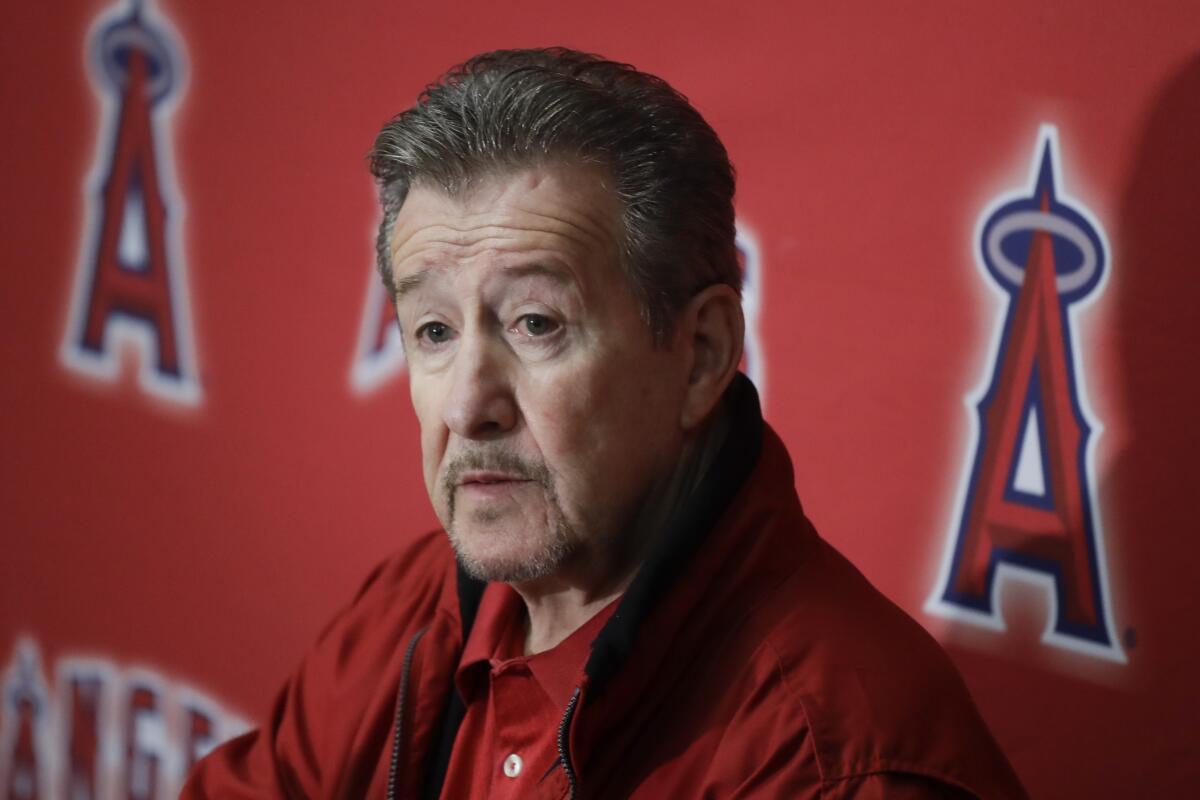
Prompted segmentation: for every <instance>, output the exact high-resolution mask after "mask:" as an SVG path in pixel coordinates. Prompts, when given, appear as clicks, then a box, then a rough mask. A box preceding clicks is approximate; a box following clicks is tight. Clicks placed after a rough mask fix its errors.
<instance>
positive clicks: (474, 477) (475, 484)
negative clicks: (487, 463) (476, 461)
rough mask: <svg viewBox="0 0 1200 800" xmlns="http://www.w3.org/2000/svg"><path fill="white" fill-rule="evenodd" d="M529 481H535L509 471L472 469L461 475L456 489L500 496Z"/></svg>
mask: <svg viewBox="0 0 1200 800" xmlns="http://www.w3.org/2000/svg"><path fill="white" fill-rule="evenodd" d="M528 483H533V481H532V480H531V479H530V478H527V477H525V476H524V475H519V474H513V473H508V472H488V471H471V472H464V473H463V474H462V475H460V476H459V478H458V482H457V484H456V485H455V489H456V490H460V491H465V492H467V493H468V494H473V495H482V496H499V495H502V494H506V493H507V492H509V491H511V490H512V489H515V488H517V487H519V486H523V485H525V484H528Z"/></svg>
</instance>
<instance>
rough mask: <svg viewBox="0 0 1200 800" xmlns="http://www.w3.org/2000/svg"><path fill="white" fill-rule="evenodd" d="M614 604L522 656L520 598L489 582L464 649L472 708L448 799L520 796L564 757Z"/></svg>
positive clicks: (461, 672) (465, 685) (454, 757)
mask: <svg viewBox="0 0 1200 800" xmlns="http://www.w3.org/2000/svg"><path fill="white" fill-rule="evenodd" d="M616 605H617V604H616V601H613V602H612V603H609V604H608V605H607V606H605V607H604V608H603V609H601V610H600V611H599V612H597V613H596V614H595V616H593V617H592V618H591V619H590V620H588V621H587V622H585V623H584V624H583V625H582V626H581V627H580V628H579V629H578V630H576V631H575V632H574V633H572V634H571V635H570V636H568V637H567V638H566V639H564V640H563V641H561V642H559V644H558V645H556V646H555V647H553V648H551V649H550V650H547V651H545V652H542V653H537V654H535V655H531V656H526V655H522V651H523V648H524V641H525V610H524V604H523V602H522V600H521V597H520V595H518V594H517V593H516V591H515V590H514V589H513V588H512V587H510V586H508V585H507V584H503V583H493V584H489V585H488V587H487V588H486V589H485V590H484V593H483V598H482V599H481V601H480V605H479V612H478V616H477V617H476V619H475V625H474V627H472V629H471V633H470V635H469V636H468V638H467V642H466V645H465V646H464V648H463V653H462V658H461V659H460V661H459V665H458V669H457V671H456V672H455V675H454V682H455V685H456V687H457V689H458V691H459V693H460V694H461V695H462V697H463V701H464V703H465V704H466V707H467V713H466V716H465V717H464V718H463V723H462V727H460V728H459V730H458V736H457V737H456V738H455V740H454V750H453V752H452V753H451V756H450V765H449V769H448V770H447V774H446V783H445V785H444V786H443V788H442V797H444V798H459V797H489V798H517V797H528V796H530V795H531V794H533V789H534V787H535V786H536V785H537V784H538V783H539V782H540V781H541V780H542V778H544V777H545V776H546V775H547V774H548V773H549V772H551V768H552V767H553V766H554V762H555V760H556V759H557V758H558V750H557V741H556V740H557V735H558V725H559V722H560V721H561V719H562V715H563V711H564V710H565V709H566V706H567V703H568V702H569V701H570V699H571V694H572V693H573V692H574V690H575V687H576V686H577V685H578V684H579V680H580V678H581V677H582V675H583V666H584V664H585V663H586V661H587V657H588V653H589V649H590V645H591V643H592V640H593V639H595V638H596V635H597V634H599V633H600V629H601V628H603V627H604V623H605V622H607V621H608V618H609V617H610V616H612V613H613V611H614V610H615V609H616Z"/></svg>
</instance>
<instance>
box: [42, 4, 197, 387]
mask: <svg viewBox="0 0 1200 800" xmlns="http://www.w3.org/2000/svg"><path fill="white" fill-rule="evenodd" d="M150 17H151V14H150V11H149V9H146V8H143V7H142V4H141V2H138V1H136V0H135V2H133V3H132V4H131V5H130V6H128V7H124V6H118V7H117V8H116V9H114V10H110V12H108V13H107V14H105V15H104V16H103V17H101V19H100V20H99V21H98V22H97V24H96V25H95V26H94V28H93V31H94V32H93V34H92V36H91V51H92V52H91V59H90V63H91V76H92V79H93V82H94V84H95V85H96V87H97V89H98V93H99V94H100V97H101V100H102V105H103V110H102V121H101V135H100V137H99V142H100V143H99V147H98V150H97V155H96V162H95V164H94V166H93V169H92V173H91V177H90V178H89V180H88V188H87V194H88V197H89V198H90V204H91V207H90V209H89V213H88V216H89V220H88V228H87V232H86V235H85V236H84V241H83V251H82V253H81V255H80V259H79V265H78V268H77V271H76V277H75V288H74V293H73V295H72V302H71V310H70V314H69V318H68V326H67V333H66V338H65V340H64V341H63V346H62V359H63V362H64V363H65V364H66V365H67V366H68V367H69V368H70V369H73V370H76V371H79V372H82V373H84V374H87V375H90V376H93V377H98V378H101V379H104V380H108V381H114V380H116V379H117V377H118V375H119V372H120V364H119V358H118V345H119V341H120V340H126V341H130V342H132V343H133V344H134V346H135V347H136V349H137V350H138V354H139V358H140V361H141V363H140V370H139V377H140V383H141V386H142V388H143V389H145V390H146V391H147V392H150V393H151V394H154V395H156V396H159V397H163V398H166V399H168V400H173V401H177V402H181V403H187V404H195V403H197V402H199V400H200V385H199V383H198V380H197V375H196V365H195V358H194V355H193V351H192V340H191V337H192V333H191V322H190V320H189V313H188V303H187V287H186V279H185V274H184V268H183V259H182V255H181V252H180V248H179V247H178V245H177V239H178V227H179V217H180V216H181V214H182V211H183V207H182V203H181V202H180V200H179V197H178V195H177V193H176V191H175V188H174V178H173V164H172V159H171V156H170V136H169V134H168V130H167V121H168V119H169V116H170V113H171V111H172V109H173V107H174V105H175V103H176V101H177V100H178V96H179V94H180V85H181V82H182V67H183V59H182V56H181V54H180V52H179V50H178V48H176V47H175V45H173V44H172V40H171V38H170V37H169V36H168V35H167V34H166V32H165V30H164V28H163V27H162V24H161V23H158V24H153V25H152V24H151V19H150Z"/></svg>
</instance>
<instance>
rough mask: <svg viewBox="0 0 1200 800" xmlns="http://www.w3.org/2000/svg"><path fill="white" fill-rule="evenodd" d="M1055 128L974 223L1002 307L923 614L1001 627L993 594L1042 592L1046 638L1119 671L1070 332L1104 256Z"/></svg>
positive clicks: (1091, 423) (1088, 431) (1091, 422)
mask: <svg viewBox="0 0 1200 800" xmlns="http://www.w3.org/2000/svg"><path fill="white" fill-rule="evenodd" d="M1061 169H1062V168H1061V157H1060V153H1059V145H1058V137H1057V132H1056V130H1055V128H1054V127H1052V126H1048V125H1047V126H1043V127H1042V129H1041V131H1040V132H1039V135H1038V139H1037V144H1036V147H1035V149H1034V157H1033V165H1032V175H1031V178H1030V181H1029V185H1028V187H1027V188H1026V189H1024V190H1021V191H1017V192H1014V193H1010V194H1007V195H1005V196H1003V197H1001V198H999V199H998V200H997V201H995V202H994V203H993V204H992V205H991V206H989V207H988V208H987V209H986V210H985V211H984V213H983V214H982V215H981V217H980V220H979V223H978V225H977V229H976V247H977V251H976V258H977V262H978V266H979V267H980V268H981V270H982V271H983V272H984V273H985V275H986V277H987V280H988V281H989V282H990V284H989V285H990V286H991V287H992V288H993V289H995V290H997V294H998V295H999V296H1000V297H1001V298H1002V302H1003V304H1004V309H1005V310H1004V313H1003V316H1002V317H1001V318H1000V319H999V320H998V327H997V329H996V335H995V338H994V342H993V345H992V349H991V355H990V360H989V366H988V372H989V377H988V380H987V383H986V384H985V388H984V390H983V392H982V394H978V395H973V396H971V397H969V398H968V401H969V402H970V403H972V404H973V405H974V407H975V413H974V414H973V416H972V418H973V421H974V422H975V423H976V426H975V428H976V430H975V440H974V442H973V443H972V446H971V451H970V455H969V460H968V463H967V466H966V470H965V474H964V477H965V485H964V486H963V488H962V490H961V492H960V499H959V503H958V515H957V520H956V527H955V529H954V530H953V531H952V535H951V536H950V537H949V541H948V545H947V549H946V554H945V558H944V563H943V567H942V572H941V576H940V578H939V582H938V586H937V588H936V589H935V593H934V595H933V597H931V598H930V602H929V605H928V608H929V610H930V611H933V612H936V613H940V614H942V615H946V616H951V617H954V618H957V619H962V620H965V621H970V622H974V623H978V624H981V625H984V626H987V627H991V628H995V629H1003V627H1004V625H1003V620H1002V619H1001V618H1000V615H999V610H998V608H997V597H998V593H999V585H1000V583H1001V582H1002V581H1004V580H1006V579H1009V578H1014V579H1015V578H1021V579H1025V580H1027V581H1030V582H1032V583H1034V584H1036V585H1039V586H1042V587H1044V589H1045V590H1046V591H1048V592H1049V596H1050V598H1051V619H1049V620H1048V622H1047V628H1046V633H1045V635H1044V636H1043V641H1045V642H1048V643H1050V644H1054V645H1057V646H1061V647H1064V648H1068V649H1071V650H1075V651H1081V652H1084V653H1088V654H1092V655H1097V656H1100V657H1104V658H1109V659H1112V660H1116V661H1121V662H1123V661H1124V660H1125V656H1124V653H1123V652H1122V650H1121V648H1120V645H1119V644H1118V643H1117V641H1116V639H1115V637H1114V635H1113V619H1112V609H1111V608H1110V605H1109V597H1108V579H1107V572H1106V569H1105V560H1104V559H1105V555H1104V548H1103V544H1104V543H1103V537H1102V536H1101V530H1100V520H1099V516H1098V514H1097V512H1096V506H1095V504H1094V501H1093V497H1094V494H1093V493H1094V489H1095V486H1096V484H1095V482H1094V478H1093V470H1092V468H1091V449H1092V446H1093V445H1094V443H1095V437H1096V434H1098V433H1099V430H1100V427H1099V422H1098V421H1097V420H1096V419H1095V417H1094V415H1092V414H1091V413H1090V412H1089V410H1088V404H1087V398H1086V395H1085V392H1084V389H1085V384H1084V381H1083V358H1082V353H1081V351H1080V348H1079V345H1078V342H1077V340H1076V338H1075V336H1074V323H1075V317H1076V316H1077V314H1078V312H1079V311H1080V309H1081V308H1082V307H1083V306H1085V305H1086V304H1087V303H1088V302H1090V301H1092V300H1094V299H1095V297H1096V296H1097V295H1099V294H1100V292H1101V290H1102V288H1103V285H1104V281H1105V272H1106V270H1107V269H1108V263H1107V260H1108V247H1107V245H1106V243H1105V236H1104V231H1103V230H1102V229H1101V227H1100V224H1099V223H1098V222H1097V221H1096V220H1095V218H1093V217H1092V216H1091V214H1089V213H1088V211H1087V210H1086V209H1085V208H1083V207H1082V206H1081V205H1078V204H1077V203H1075V202H1073V201H1072V200H1071V199H1070V198H1069V197H1068V195H1067V194H1066V192H1065V191H1064V188H1063V182H1062V175H1061Z"/></svg>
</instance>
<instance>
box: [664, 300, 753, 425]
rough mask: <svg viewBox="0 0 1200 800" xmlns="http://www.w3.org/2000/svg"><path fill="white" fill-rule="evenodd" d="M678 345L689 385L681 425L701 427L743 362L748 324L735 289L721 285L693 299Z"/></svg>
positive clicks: (686, 310) (682, 321)
mask: <svg viewBox="0 0 1200 800" xmlns="http://www.w3.org/2000/svg"><path fill="white" fill-rule="evenodd" d="M679 323H680V326H679V327H680V331H679V332H680V334H681V336H682V338H683V341H681V342H680V343H679V344H680V345H682V346H683V348H685V352H686V353H687V361H688V382H687V386H686V388H685V389H684V402H683V408H682V409H681V411H680V420H679V421H680V424H681V425H682V427H683V429H684V430H685V431H690V430H692V429H694V428H696V427H698V426H699V425H700V424H701V423H702V422H703V421H704V420H705V419H706V418H707V417H708V415H709V414H710V413H711V412H712V410H713V408H714V407H716V405H717V402H718V401H719V400H720V399H721V395H722V394H724V393H725V388H726V387H727V386H729V382H730V381H732V380H733V376H734V375H736V374H737V370H738V365H739V364H740V363H741V361H742V336H743V333H744V331H745V327H746V321H745V318H744V317H743V316H742V301H741V298H739V297H738V294H737V292H736V291H735V290H734V289H733V287H732V286H726V285H725V284H723V283H719V284H717V285H715V286H709V287H708V288H707V289H705V290H704V291H702V292H700V293H699V294H697V295H696V296H695V297H693V298H692V299H691V300H690V301H689V302H688V304H687V306H686V307H685V308H684V309H683V313H682V314H681V315H680V316H679Z"/></svg>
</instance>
